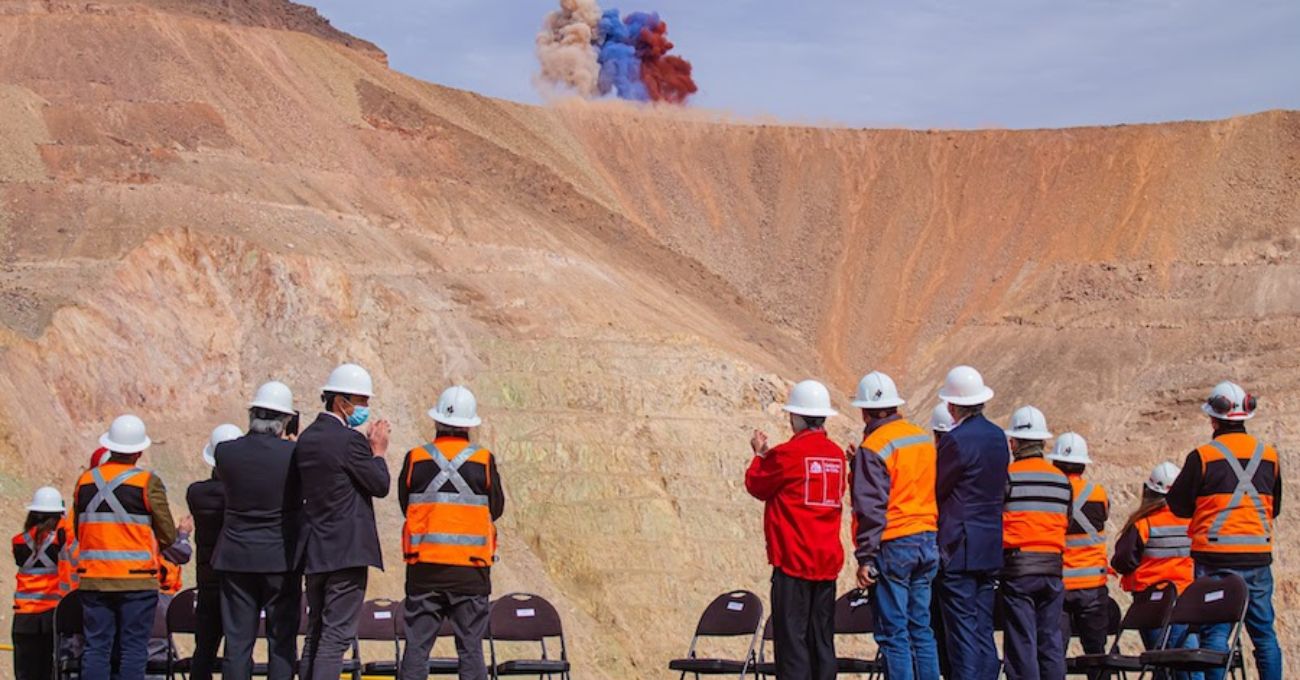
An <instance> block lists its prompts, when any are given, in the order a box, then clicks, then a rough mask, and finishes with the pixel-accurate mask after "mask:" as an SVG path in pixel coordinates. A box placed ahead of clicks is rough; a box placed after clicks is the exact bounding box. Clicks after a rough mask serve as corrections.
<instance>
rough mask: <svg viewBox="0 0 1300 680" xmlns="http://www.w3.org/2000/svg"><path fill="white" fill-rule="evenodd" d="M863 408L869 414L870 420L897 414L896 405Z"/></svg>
mask: <svg viewBox="0 0 1300 680" xmlns="http://www.w3.org/2000/svg"><path fill="white" fill-rule="evenodd" d="M863 410H865V411H866V412H867V415H869V416H871V419H872V420H880V419H882V418H888V417H890V416H893V415H897V414H898V407H896V406H891V407H889V408H871V409H863Z"/></svg>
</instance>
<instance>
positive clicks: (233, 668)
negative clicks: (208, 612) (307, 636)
mask: <svg viewBox="0 0 1300 680" xmlns="http://www.w3.org/2000/svg"><path fill="white" fill-rule="evenodd" d="M296 418H297V413H296V412H295V411H294V410H293V394H292V392H290V391H289V388H288V387H287V386H285V385H284V384H283V383H279V382H269V383H266V384H265V385H262V386H261V387H259V388H258V390H257V394H256V395H255V396H254V397H253V401H252V402H251V403H250V404H249V408H248V435H246V436H244V437H240V438H238V439H235V440H234V441H228V442H225V443H222V444H218V445H217V447H216V450H215V457H216V464H217V469H216V472H217V478H218V479H220V480H221V484H222V489H223V491H224V493H225V500H226V513H225V520H224V522H223V523H222V527H221V537H220V538H219V539H218V541H217V546H216V555H215V557H214V558H213V567H215V568H216V569H217V570H218V571H220V572H221V621H222V629H223V631H224V632H225V636H226V658H225V664H224V665H223V667H222V671H221V672H222V678H223V679H224V680H249V679H250V678H251V677H252V675H253V645H254V644H255V643H256V642H257V629H258V623H259V619H260V618H261V616H262V612H263V611H264V610H265V612H266V638H267V648H268V650H269V661H270V663H269V664H268V668H267V676H268V678H270V680H290V678H292V677H293V673H294V664H295V663H296V662H297V656H298V654H297V652H298V649H297V647H298V643H297V635H298V622H299V619H300V618H301V616H302V575H301V572H300V571H299V570H298V562H299V540H298V533H299V527H300V525H301V523H302V519H301V508H302V485H301V484H300V483H299V478H298V467H297V465H295V463H294V444H293V442H292V441H290V440H289V437H290V436H291V433H290V432H289V429H290V424H291V422H292V421H293V420H295V419H296Z"/></svg>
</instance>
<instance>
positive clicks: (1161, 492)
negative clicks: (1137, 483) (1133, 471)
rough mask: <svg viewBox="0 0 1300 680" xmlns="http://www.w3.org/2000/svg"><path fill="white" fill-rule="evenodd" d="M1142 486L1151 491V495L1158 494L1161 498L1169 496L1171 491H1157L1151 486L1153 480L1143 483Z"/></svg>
mask: <svg viewBox="0 0 1300 680" xmlns="http://www.w3.org/2000/svg"><path fill="white" fill-rule="evenodd" d="M1142 486H1143V487H1145V488H1147V489H1149V490H1150V491H1151V493H1158V494H1160V495H1161V496H1167V495H1169V489H1157V488H1156V487H1154V486H1151V480H1149V479H1148V480H1147V481H1145V482H1142Z"/></svg>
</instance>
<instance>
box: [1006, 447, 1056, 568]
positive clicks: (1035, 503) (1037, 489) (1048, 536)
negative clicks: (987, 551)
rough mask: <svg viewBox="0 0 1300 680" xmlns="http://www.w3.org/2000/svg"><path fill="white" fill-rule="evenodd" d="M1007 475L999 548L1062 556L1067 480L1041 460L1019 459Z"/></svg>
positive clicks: (1036, 458) (1038, 458)
mask: <svg viewBox="0 0 1300 680" xmlns="http://www.w3.org/2000/svg"><path fill="white" fill-rule="evenodd" d="M1008 472H1009V473H1010V482H1009V484H1008V489H1007V504H1006V507H1005V508H1004V509H1003V511H1002V548H1003V549H1004V550H1010V549H1017V548H1018V549H1019V550H1020V551H1021V552H1036V553H1054V554H1057V555H1059V554H1061V553H1063V552H1065V531H1066V529H1067V528H1068V527H1069V524H1070V519H1069V518H1070V488H1071V487H1070V479H1069V478H1068V477H1066V476H1065V473H1064V472H1061V471H1060V470H1058V469H1056V466H1055V465H1052V464H1051V463H1049V462H1047V460H1045V459H1044V458H1042V457H1041V456H1034V457H1032V458H1021V459H1020V460H1017V461H1015V462H1013V463H1011V466H1010V467H1009V468H1008Z"/></svg>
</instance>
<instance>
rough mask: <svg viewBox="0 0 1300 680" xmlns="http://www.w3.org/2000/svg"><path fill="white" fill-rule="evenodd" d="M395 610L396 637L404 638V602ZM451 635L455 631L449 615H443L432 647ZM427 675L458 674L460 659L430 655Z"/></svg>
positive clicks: (435, 646)
mask: <svg viewBox="0 0 1300 680" xmlns="http://www.w3.org/2000/svg"><path fill="white" fill-rule="evenodd" d="M397 611H398V614H397V637H399V638H401V639H402V640H406V619H405V617H404V616H403V614H402V612H405V611H406V606H405V604H399V605H398V609H397ZM451 637H455V633H454V632H453V631H452V628H451V617H450V616H444V617H443V618H442V625H440V626H438V633H437V635H435V636H434V638H433V649H437V648H438V640H442V639H444V638H451ZM408 644H409V643H408ZM432 651H433V650H432V649H431V650H430V652H431V653H432ZM429 675H460V659H459V658H457V657H447V656H430V657H429Z"/></svg>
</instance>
